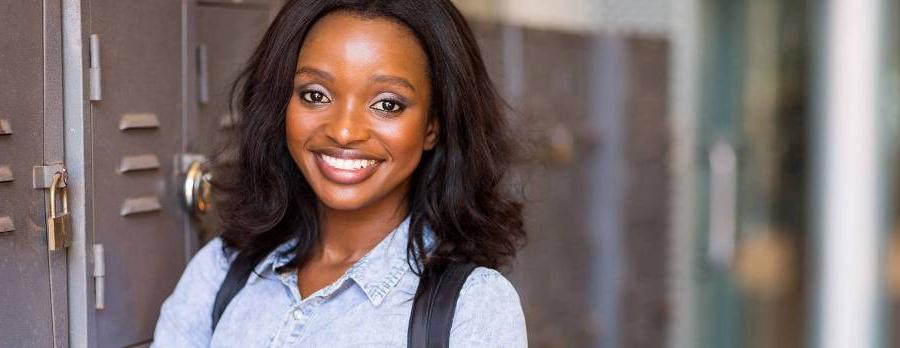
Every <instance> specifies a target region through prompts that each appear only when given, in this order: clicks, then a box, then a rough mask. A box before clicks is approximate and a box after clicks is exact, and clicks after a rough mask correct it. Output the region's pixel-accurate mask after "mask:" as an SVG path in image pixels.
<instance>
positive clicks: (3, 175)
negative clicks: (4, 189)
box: [0, 165, 13, 182]
mask: <svg viewBox="0 0 900 348" xmlns="http://www.w3.org/2000/svg"><path fill="white" fill-rule="evenodd" d="M9 181H13V174H12V169H9V166H3V165H0V182H9Z"/></svg>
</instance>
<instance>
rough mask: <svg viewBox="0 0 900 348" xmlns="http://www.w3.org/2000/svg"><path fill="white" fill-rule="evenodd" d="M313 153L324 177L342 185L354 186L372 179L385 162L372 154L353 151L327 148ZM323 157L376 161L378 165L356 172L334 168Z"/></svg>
mask: <svg viewBox="0 0 900 348" xmlns="http://www.w3.org/2000/svg"><path fill="white" fill-rule="evenodd" d="M312 153H313V155H314V156H315V158H316V166H317V167H319V171H320V172H321V173H322V176H324V177H325V178H326V179H328V180H329V181H332V182H334V183H337V184H342V185H354V184H358V183H360V182H363V181H365V180H366V179H368V178H369V177H371V176H372V174H375V171H376V170H378V167H379V166H381V163H382V162H383V161H384V160H383V159H380V158H377V157H375V156H372V155H371V154H367V153H364V152H361V151H358V150H352V149H334V148H326V149H320V150H314V151H312ZM322 155H328V156H330V157H334V158H340V159H347V160H374V161H377V163H375V164H373V165H371V166H368V167H366V168H362V169H356V170H348V169H340V168H335V167H332V166H331V165H329V164H328V163H326V162H325V160H324V159H323V158H322Z"/></svg>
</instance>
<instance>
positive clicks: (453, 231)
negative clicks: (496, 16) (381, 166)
mask: <svg viewBox="0 0 900 348" xmlns="http://www.w3.org/2000/svg"><path fill="white" fill-rule="evenodd" d="M335 11H346V12H349V13H352V14H354V15H358V16H360V17H362V18H383V19H388V20H392V21H396V22H398V23H400V24H402V25H404V26H406V27H407V28H408V29H409V30H411V31H412V32H413V33H414V34H415V35H416V37H417V38H418V41H419V44H420V45H421V47H422V48H423V50H424V51H425V53H426V54H427V56H428V63H429V64H428V65H429V71H428V74H429V77H430V80H431V87H432V91H433V93H432V102H431V109H430V111H431V115H430V117H436V118H437V120H438V123H439V125H440V127H439V134H438V141H437V146H436V147H435V148H434V149H433V150H431V151H427V152H425V153H424V154H423V157H422V160H421V162H420V164H419V166H418V167H417V168H416V170H415V171H414V173H413V174H412V176H413V178H412V180H411V182H412V184H411V189H410V192H409V197H408V199H409V205H408V206H409V208H410V225H409V226H410V227H409V235H410V238H409V244H408V246H407V256H408V261H410V262H411V266H413V265H414V266H413V267H414V271H415V272H417V273H418V272H421V269H420V268H419V265H420V264H422V265H425V264H428V263H431V262H445V261H448V260H456V261H464V262H472V263H475V264H477V265H480V266H485V267H492V268H501V267H503V266H506V265H507V264H508V263H509V262H510V261H511V259H512V258H513V257H514V256H515V253H516V251H517V249H518V248H519V247H520V246H521V244H522V242H523V241H524V238H525V231H524V229H523V224H522V205H521V203H520V202H519V201H517V200H516V199H513V198H512V197H511V196H510V195H509V194H508V192H507V190H506V189H507V188H508V187H507V186H506V184H504V180H503V179H504V174H505V173H506V171H507V168H508V167H509V164H510V163H509V161H510V158H511V155H512V146H511V143H510V141H509V138H508V136H507V128H508V126H507V122H506V120H505V118H504V114H503V110H502V103H501V100H500V98H499V97H498V95H497V93H496V91H495V89H494V87H493V84H492V83H491V79H490V77H489V76H488V73H487V71H486V69H485V66H484V62H483V61H482V58H481V54H480V52H479V50H478V46H477V43H476V41H475V38H474V36H473V34H472V31H471V29H470V28H469V26H468V24H467V23H466V21H465V19H464V18H463V17H462V15H461V14H460V13H459V11H458V10H457V9H456V8H455V7H454V6H453V4H452V3H451V2H450V1H449V0H375V1H372V0H292V1H288V2H287V4H286V5H285V6H284V7H283V8H282V9H281V11H280V12H279V14H278V16H277V17H276V18H275V20H274V22H273V23H272V24H271V26H270V27H269V29H268V30H267V31H266V33H265V36H264V37H263V39H262V42H261V43H260V44H259V46H258V47H257V49H256V51H255V52H254V54H253V55H252V57H251V58H250V60H249V62H248V64H247V66H246V67H245V69H244V70H243V71H242V73H241V74H240V75H239V77H238V79H237V81H236V82H235V84H234V85H233V87H232V92H231V93H232V100H233V101H234V105H233V108H235V109H236V110H233V111H236V112H237V114H238V115H241V117H240V118H239V120H238V121H237V122H238V123H237V130H236V131H237V133H236V134H235V138H234V139H233V140H234V143H233V146H234V147H235V150H236V158H235V159H234V162H233V163H231V164H230V165H227V166H219V167H218V168H216V169H215V170H216V171H217V172H216V174H217V181H216V183H215V188H216V189H217V190H218V191H219V192H218V193H219V194H218V196H219V197H220V200H219V201H218V202H217V209H218V211H219V215H220V217H221V219H222V222H223V231H222V239H223V241H224V242H225V248H226V250H230V251H231V252H233V251H238V253H237V256H236V257H235V260H234V261H233V263H232V266H231V267H232V268H237V269H239V270H240V271H237V272H235V273H237V274H238V275H239V276H240V277H243V278H244V279H246V277H247V276H249V274H250V272H252V271H253V269H254V267H255V265H256V264H258V263H259V262H260V261H261V260H262V259H263V258H264V257H265V256H266V255H267V254H269V253H270V252H271V251H272V250H273V249H274V248H275V247H277V246H278V245H279V244H281V243H284V242H286V241H288V240H290V239H291V238H298V239H299V244H298V246H297V249H296V250H294V251H293V252H295V255H296V256H295V257H294V259H293V260H292V261H291V262H290V263H289V264H288V266H297V267H299V266H302V265H303V263H304V262H305V261H306V260H307V258H308V257H309V255H310V251H311V250H312V248H313V246H314V245H315V243H316V242H317V241H318V236H319V235H318V234H319V229H318V221H317V198H316V195H315V193H314V192H313V190H312V188H311V187H310V185H309V183H308V182H307V181H306V179H305V178H304V177H303V174H302V173H301V172H300V170H299V169H298V168H297V166H296V164H295V163H294V161H293V160H292V158H291V156H290V155H289V154H288V150H287V146H286V139H285V136H286V135H285V112H286V110H287V105H288V101H289V99H290V97H291V93H292V89H293V88H292V83H293V76H294V72H295V69H296V58H297V56H298V53H299V50H300V46H301V44H302V43H303V40H304V37H305V36H306V34H307V32H309V30H310V28H311V27H312V26H313V24H314V23H316V21H317V20H319V19H320V18H322V17H323V16H325V15H327V14H329V13H333V12H335ZM426 226H427V227H428V228H430V229H431V230H433V231H434V235H435V237H436V239H435V244H434V249H432V251H431V252H430V253H428V254H427V255H426V252H425V248H424V243H423V230H424V229H425V228H426Z"/></svg>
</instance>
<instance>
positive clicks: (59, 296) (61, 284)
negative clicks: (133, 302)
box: [0, 1, 68, 347]
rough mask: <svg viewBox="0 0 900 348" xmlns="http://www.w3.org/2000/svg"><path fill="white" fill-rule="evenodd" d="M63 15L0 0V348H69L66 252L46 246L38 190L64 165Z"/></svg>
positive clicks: (49, 5)
mask: <svg viewBox="0 0 900 348" xmlns="http://www.w3.org/2000/svg"><path fill="white" fill-rule="evenodd" d="M60 17H61V15H60V6H59V4H58V3H55V2H53V1H45V2H41V1H14V2H3V3H2V4H0V33H2V34H0V52H2V53H0V74H2V76H3V79H2V80H0V81H2V82H0V277H2V280H0V347H25V346H31V347H66V346H68V345H67V336H68V326H67V325H68V321H67V317H68V309H67V306H68V302H67V297H66V291H67V290H66V289H67V288H66V278H67V275H66V251H65V250H64V249H63V250H55V251H49V250H48V244H47V242H48V239H47V226H46V221H47V209H46V204H47V203H48V202H47V201H46V198H47V194H46V192H47V191H45V189H44V188H43V186H45V185H44V179H45V178H44V177H43V174H44V173H45V172H47V171H48V170H50V171H51V172H50V175H52V174H53V173H55V171H56V170H57V169H60V170H61V169H62V168H63V166H62V164H61V163H62V159H63V158H62V157H63V140H62V129H63V128H62V127H63V118H62V97H61V95H62V80H61V70H62V64H61V56H60V50H61V46H60V45H61V43H60V40H61V38H60V32H59V28H60V19H59V18H60ZM48 164H56V165H55V166H46V167H45V165H48ZM33 173H37V174H39V175H38V176H37V177H33ZM35 184H36V185H35Z"/></svg>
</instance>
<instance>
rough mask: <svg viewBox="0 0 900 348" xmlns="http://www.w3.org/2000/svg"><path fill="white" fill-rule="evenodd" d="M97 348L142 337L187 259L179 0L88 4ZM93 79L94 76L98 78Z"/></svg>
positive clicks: (145, 337) (85, 15) (121, 344)
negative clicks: (180, 168) (180, 166)
mask: <svg viewBox="0 0 900 348" xmlns="http://www.w3.org/2000/svg"><path fill="white" fill-rule="evenodd" d="M87 8H89V9H90V11H89V13H83V14H82V16H83V19H82V21H83V22H84V23H88V25H87V27H86V29H85V30H86V31H87V32H86V33H84V34H85V35H88V39H87V41H88V42H87V43H86V44H85V47H86V48H87V50H86V51H87V52H85V53H86V54H87V55H88V57H89V59H88V61H89V62H90V64H89V66H88V71H89V74H88V76H89V85H90V87H89V90H90V93H88V95H89V99H90V109H89V113H90V120H91V122H90V124H89V125H88V126H86V127H85V128H86V129H87V128H88V127H89V129H90V132H89V137H90V140H89V142H90V143H91V144H90V148H91V150H92V159H91V162H92V163H90V165H89V166H88V165H86V166H85V167H86V168H90V172H89V174H88V178H90V179H89V180H92V181H93V185H92V186H91V187H92V190H91V191H90V192H87V195H88V196H89V197H90V198H89V199H90V200H91V201H92V202H93V205H92V207H91V209H92V211H91V212H89V216H91V217H92V221H91V222H90V223H89V225H92V226H93V245H101V246H102V253H101V252H99V251H100V250H101V249H99V248H97V247H94V248H93V250H94V251H95V252H94V253H93V254H94V255H93V260H94V265H95V268H94V270H93V272H94V275H95V276H96V279H95V286H96V288H95V296H94V299H93V300H94V301H93V305H94V308H95V309H96V312H95V323H94V325H92V326H91V329H93V330H96V331H95V335H96V336H95V337H96V346H98V347H124V346H129V345H134V344H138V343H141V342H146V341H148V340H150V339H151V338H152V336H153V329H154V325H155V323H156V319H157V317H158V315H159V309H160V306H161V304H162V302H163V301H164V300H165V298H166V297H167V296H168V295H169V294H170V293H171V291H172V289H173V288H174V286H175V284H176V282H177V280H178V278H179V276H180V275H181V271H182V270H183V269H184V266H185V264H186V262H187V256H186V248H187V239H186V235H185V226H186V220H187V215H186V214H185V212H184V210H183V209H182V208H181V205H180V203H181V202H180V200H179V199H180V196H179V195H178V190H177V188H178V186H179V184H180V183H179V182H178V178H177V175H176V170H177V168H176V165H177V161H176V158H177V157H178V154H179V153H181V152H183V147H184V142H183V138H182V117H183V108H184V105H185V102H186V99H185V96H184V93H183V86H182V82H183V81H182V78H183V71H182V63H183V59H182V40H183V34H184V31H183V30H184V29H183V27H182V16H183V8H182V4H181V3H180V2H178V1H168V0H154V1H118V0H90V1H89V7H87ZM97 75H99V76H97Z"/></svg>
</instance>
